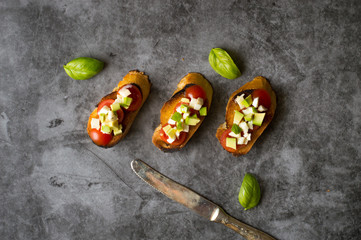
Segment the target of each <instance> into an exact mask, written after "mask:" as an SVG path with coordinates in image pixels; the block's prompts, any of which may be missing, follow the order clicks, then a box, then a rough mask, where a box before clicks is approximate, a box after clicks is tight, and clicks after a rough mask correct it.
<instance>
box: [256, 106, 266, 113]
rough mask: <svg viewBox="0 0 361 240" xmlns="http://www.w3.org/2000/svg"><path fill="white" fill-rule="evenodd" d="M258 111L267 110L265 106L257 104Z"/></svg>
mask: <svg viewBox="0 0 361 240" xmlns="http://www.w3.org/2000/svg"><path fill="white" fill-rule="evenodd" d="M258 111H260V112H265V111H267V108H265V107H263V106H262V105H259V107H258Z"/></svg>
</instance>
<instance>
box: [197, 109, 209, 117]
mask: <svg viewBox="0 0 361 240" xmlns="http://www.w3.org/2000/svg"><path fill="white" fill-rule="evenodd" d="M199 115H201V116H207V107H202V108H201V109H200V110H199Z"/></svg>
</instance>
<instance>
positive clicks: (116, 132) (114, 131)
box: [113, 124, 123, 136]
mask: <svg viewBox="0 0 361 240" xmlns="http://www.w3.org/2000/svg"><path fill="white" fill-rule="evenodd" d="M122 133H123V131H122V125H121V124H119V126H118V127H117V128H115V127H114V128H113V134H114V136H117V135H119V134H122Z"/></svg>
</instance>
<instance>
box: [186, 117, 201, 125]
mask: <svg viewBox="0 0 361 240" xmlns="http://www.w3.org/2000/svg"><path fill="white" fill-rule="evenodd" d="M200 121H201V120H200V119H198V118H197V117H194V115H193V116H192V117H187V118H186V121H185V123H186V124H187V125H190V126H195V125H197V124H198V123H199V122H200Z"/></svg>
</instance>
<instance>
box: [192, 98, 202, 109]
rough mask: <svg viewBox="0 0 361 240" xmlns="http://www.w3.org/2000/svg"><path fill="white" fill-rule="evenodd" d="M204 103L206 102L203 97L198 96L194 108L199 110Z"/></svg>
mask: <svg viewBox="0 0 361 240" xmlns="http://www.w3.org/2000/svg"><path fill="white" fill-rule="evenodd" d="M203 103H204V100H203V98H197V100H196V101H195V104H194V106H193V109H194V110H197V111H199V109H201V108H202V106H203Z"/></svg>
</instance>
